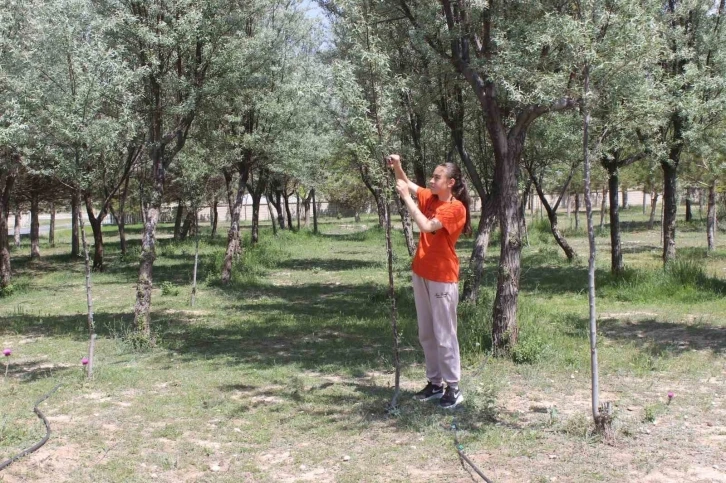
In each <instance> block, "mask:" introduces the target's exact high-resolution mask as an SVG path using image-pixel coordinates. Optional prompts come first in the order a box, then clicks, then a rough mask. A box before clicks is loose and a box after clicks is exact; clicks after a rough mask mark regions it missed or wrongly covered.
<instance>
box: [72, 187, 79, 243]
mask: <svg viewBox="0 0 726 483" xmlns="http://www.w3.org/2000/svg"><path fill="white" fill-rule="evenodd" d="M80 203H81V197H80V194H79V193H78V192H76V191H74V192H73V196H71V224H72V226H71V256H73V257H77V256H80V254H81V250H80V246H79V245H80V243H79V233H78V227H79V226H80V225H79V223H80V222H79V221H78V217H79V216H80V213H81V210H80Z"/></svg>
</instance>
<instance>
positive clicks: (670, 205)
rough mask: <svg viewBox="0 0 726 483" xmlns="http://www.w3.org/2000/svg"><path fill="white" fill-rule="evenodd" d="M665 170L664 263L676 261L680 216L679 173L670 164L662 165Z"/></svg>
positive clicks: (665, 162)
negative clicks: (678, 216) (677, 228)
mask: <svg viewBox="0 0 726 483" xmlns="http://www.w3.org/2000/svg"><path fill="white" fill-rule="evenodd" d="M661 167H662V169H663V262H664V263H668V262H671V261H673V260H675V259H676V217H677V215H678V199H677V196H678V186H677V183H678V173H677V169H676V168H675V167H674V166H673V165H672V164H671V163H670V162H669V161H664V162H662V163H661Z"/></svg>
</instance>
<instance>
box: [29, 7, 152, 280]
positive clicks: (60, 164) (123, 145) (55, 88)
mask: <svg viewBox="0 0 726 483" xmlns="http://www.w3.org/2000/svg"><path fill="white" fill-rule="evenodd" d="M36 13H37V15H36V16H35V17H34V21H33V37H32V43H31V44H30V48H29V49H27V50H26V51H25V52H24V55H23V60H24V62H25V69H24V71H23V77H22V84H23V88H22V102H23V103H24V105H25V111H26V113H27V114H28V116H30V117H29V119H28V124H29V126H30V129H29V135H30V140H31V142H30V143H29V146H28V149H29V150H30V151H29V152H28V155H27V160H28V162H27V163H26V164H27V165H28V167H29V169H31V170H32V171H34V172H36V173H40V174H44V175H46V176H51V177H53V178H55V179H58V180H59V181H60V182H61V183H63V184H65V185H66V186H68V188H69V192H71V193H73V195H72V196H74V197H75V198H76V199H78V198H79V197H80V198H82V200H83V202H84V203H85V207H86V211H87V216H88V219H89V221H90V224H91V227H92V229H93V237H94V258H93V265H94V268H96V269H99V270H103V238H102V232H101V223H102V222H103V220H104V218H105V217H106V215H107V214H108V211H109V206H110V203H111V200H112V198H113V197H114V195H115V194H116V192H117V191H118V189H119V188H120V187H121V185H122V184H123V183H124V182H125V181H126V180H127V179H128V177H129V176H130V175H131V171H132V169H133V167H134V165H135V164H136V162H137V161H138V160H139V158H140V156H141V153H142V147H141V145H140V142H141V139H142V135H141V132H140V128H141V118H140V116H139V115H138V113H137V109H138V103H139V96H138V94H137V92H136V89H135V88H134V87H135V85H136V83H137V82H138V81H139V79H140V75H139V73H138V72H135V71H133V70H131V69H130V68H129V65H128V64H127V63H126V62H125V61H124V59H123V58H122V56H121V55H120V54H119V52H117V51H116V50H115V49H113V48H112V47H110V46H109V45H108V44H107V43H106V38H105V36H106V35H107V33H108V31H109V30H110V29H112V28H113V22H112V21H109V20H107V19H104V18H103V17H101V16H100V15H99V14H98V12H97V11H96V10H95V8H94V5H93V3H92V2H90V1H87V0H54V1H50V2H45V3H44V4H43V6H42V7H39V8H38V10H37V11H36ZM96 208H97V209H98V211H97V212H96Z"/></svg>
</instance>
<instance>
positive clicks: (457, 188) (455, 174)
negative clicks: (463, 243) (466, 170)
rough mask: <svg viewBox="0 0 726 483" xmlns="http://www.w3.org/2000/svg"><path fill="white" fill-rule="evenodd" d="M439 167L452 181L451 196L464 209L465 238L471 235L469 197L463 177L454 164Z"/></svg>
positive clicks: (459, 169)
mask: <svg viewBox="0 0 726 483" xmlns="http://www.w3.org/2000/svg"><path fill="white" fill-rule="evenodd" d="M441 166H443V167H444V169H446V176H448V177H449V179H453V180H454V186H453V187H452V188H451V194H452V195H453V196H454V198H456V199H457V200H459V201H461V203H462V204H463V205H464V208H466V223H465V224H464V230H463V233H464V235H466V236H469V235H471V197H470V196H469V191H468V190H467V189H466V183H464V177H463V176H462V175H461V168H459V166H458V165H457V164H455V163H444V164H442V165H441Z"/></svg>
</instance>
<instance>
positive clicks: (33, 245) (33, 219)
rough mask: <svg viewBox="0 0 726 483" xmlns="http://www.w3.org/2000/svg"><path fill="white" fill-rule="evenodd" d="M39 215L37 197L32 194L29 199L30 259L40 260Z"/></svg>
mask: <svg viewBox="0 0 726 483" xmlns="http://www.w3.org/2000/svg"><path fill="white" fill-rule="evenodd" d="M39 214H40V206H39V202H38V195H37V194H35V193H34V194H33V195H32V198H31V199H30V258H31V259H36V258H40V222H39V220H38V215H39Z"/></svg>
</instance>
